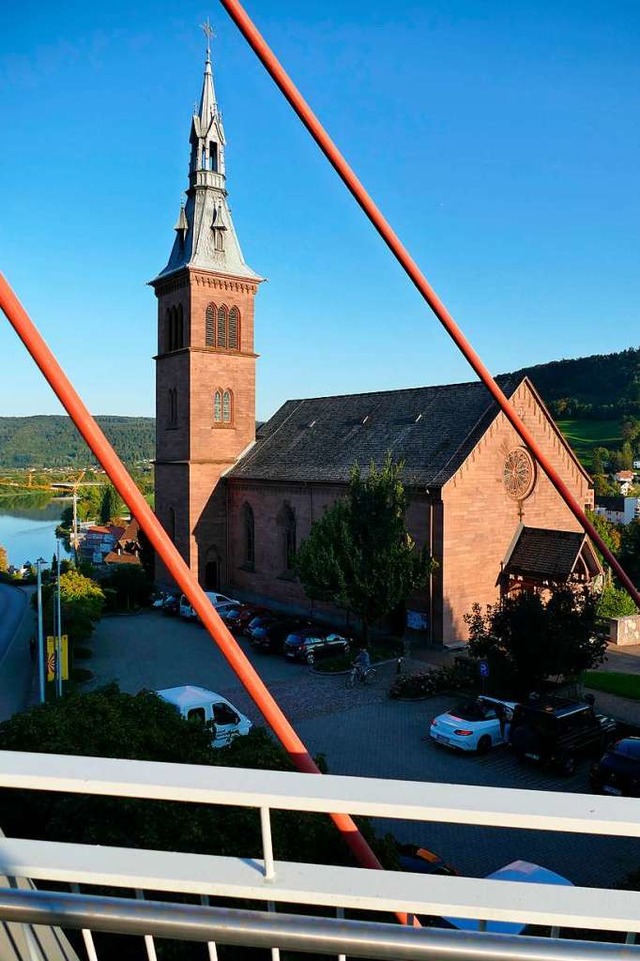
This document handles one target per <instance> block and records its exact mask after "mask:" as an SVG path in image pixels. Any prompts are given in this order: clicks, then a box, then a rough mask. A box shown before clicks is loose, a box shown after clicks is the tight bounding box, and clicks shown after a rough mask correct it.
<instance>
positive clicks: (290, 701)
mask: <svg viewBox="0 0 640 961" xmlns="http://www.w3.org/2000/svg"><path fill="white" fill-rule="evenodd" d="M94 638H95V642H94V647H95V657H94V659H93V660H92V661H89V662H88V663H87V666H89V667H91V669H92V670H93V671H94V672H95V673H96V679H95V680H94V681H92V682H90V684H89V685H87V687H88V688H92V687H96V686H97V685H98V684H99V683H100V682H102V683H104V682H105V681H107V680H116V681H118V683H119V684H120V686H121V688H122V689H123V690H126V691H129V692H131V693H136V692H137V691H138V690H140V689H141V688H143V687H148V688H152V689H156V688H162V687H172V686H174V685H178V684H188V683H194V684H201V685H203V686H204V687H209V688H211V689H213V690H216V691H218V692H219V693H222V694H224V695H225V696H226V697H228V698H229V699H230V700H231V701H232V702H233V703H234V704H236V706H237V707H238V708H239V709H240V710H241V711H243V712H245V713H247V714H248V715H249V716H250V717H251V718H252V719H253V720H254V721H256V722H260V720H261V716H260V714H259V712H258V711H257V709H256V707H255V705H253V703H252V702H251V700H250V699H249V697H248V695H247V694H246V693H245V692H244V690H243V688H242V686H241V685H240V683H239V682H238V680H237V679H236V678H235V676H234V675H233V673H232V671H231V669H230V668H229V667H228V666H227V665H226V663H225V662H224V659H223V658H222V655H221V654H220V653H219V652H218V651H217V649H216V648H215V646H214V645H213V642H212V641H211V639H210V638H209V636H208V634H207V633H206V632H205V631H204V630H203V629H202V628H200V627H198V626H197V625H195V624H190V623H185V622H183V621H180V620H179V619H175V618H166V617H164V616H163V615H161V614H159V613H157V612H152V613H149V614H142V615H139V616H137V617H129V618H106V619H104V620H103V621H102V622H101V624H100V625H98V629H97V631H96V634H95V636H94ZM240 645H241V647H242V648H243V649H244V650H245V652H246V653H247V654H248V656H249V658H250V659H251V660H252V661H253V663H254V665H255V666H256V668H257V670H258V671H259V673H260V674H261V676H262V678H263V680H264V681H265V682H266V683H267V685H268V687H269V689H270V691H271V692H272V694H273V695H274V696H275V698H276V700H277V701H278V702H279V703H280V705H281V707H282V708H283V710H284V711H285V713H286V714H287V716H288V717H289V719H290V720H291V721H292V723H293V724H294V726H295V728H296V730H297V731H298V733H299V735H300V736H301V737H302V739H303V741H304V742H305V744H306V745H307V747H308V748H309V750H310V751H311V753H312V754H317V753H323V754H324V755H325V756H326V759H327V762H328V765H329V770H330V772H331V773H332V774H352V775H357V776H363V777H382V778H398V779H400V780H405V781H409V782H410V781H412V780H413V781H437V782H442V783H446V784H451V786H452V787H451V790H452V794H453V792H455V785H456V784H480V785H486V786H495V787H511V788H514V787H515V788H527V789H534V790H549V791H569V792H574V793H576V792H585V793H586V792H588V785H587V775H588V762H584V763H583V764H581V765H580V766H579V767H578V769H577V771H576V773H575V774H574V775H573V776H572V777H571V778H568V779H562V778H558V777H556V776H555V775H553V774H551V773H550V772H548V771H544V770H540V769H539V768H537V767H535V766H531V767H521V766H520V765H519V764H518V763H517V762H516V760H515V758H514V757H513V756H512V754H511V752H510V751H509V750H508V749H507V748H505V747H502V748H497V749H495V750H494V751H493V752H492V753H490V754H488V755H487V756H484V757H475V756H465V755H461V754H457V753H454V752H450V751H447V750H446V749H443V748H440V747H438V746H436V745H435V744H433V743H432V742H431V741H430V740H429V739H428V737H427V732H428V729H429V723H430V720H431V718H432V717H434V716H435V715H436V714H439V713H441V712H442V711H444V710H446V709H447V707H449V706H451V701H452V699H451V698H450V697H436V698H430V699H428V700H426V701H418V702H399V701H392V700H389V698H388V697H387V693H386V692H387V690H388V687H389V684H390V682H391V679H392V676H393V672H394V670H395V666H394V665H392V664H391V665H388V666H386V667H383V668H382V669H381V670H380V671H379V681H378V683H377V684H376V685H375V686H374V687H371V688H364V687H360V688H356V689H355V690H354V691H352V692H349V691H346V689H345V687H344V678H343V677H342V676H339V677H327V676H320V675H316V674H314V673H313V672H311V671H310V670H309V669H308V668H307V667H305V666H303V665H299V664H291V663H289V662H288V661H285V659H284V658H282V657H279V656H276V655H266V654H258V653H254V652H253V651H252V649H251V646H250V644H249V642H248V641H247V640H246V639H241V640H240ZM638 805H639V816H640V801H639V802H638ZM377 826H378V827H379V828H380V829H383V830H392V831H393V833H394V834H395V835H396V836H397V837H398V838H399V839H401V840H406V841H409V840H415V841H417V842H420V843H421V844H424V845H426V846H427V847H431V848H433V849H434V850H435V851H437V852H438V853H439V854H440V855H441V856H442V857H444V858H445V860H447V861H450V862H451V863H452V864H455V865H456V866H457V867H458V868H459V870H460V871H461V872H462V873H463V874H466V875H469V876H476V877H479V876H482V875H484V874H488V873H489V872H491V871H493V870H495V869H496V868H498V867H500V866H502V865H503V864H506V863H508V862H509V861H513V860H516V859H518V858H521V859H524V860H529V861H534V862H536V863H539V864H543V865H544V866H545V867H549V868H551V869H552V870H555V871H558V872H559V873H560V874H563V875H565V876H566V877H568V878H569V879H570V880H572V881H573V882H574V883H576V884H580V885H586V886H596V887H599V886H603V887H604V886H610V885H613V884H615V883H616V882H617V881H619V880H620V879H621V878H622V877H623V876H624V875H625V874H626V873H628V872H629V871H631V870H634V869H636V868H638V867H640V841H638V840H634V839H626V838H620V839H618V838H608V837H606V838H605V837H595V836H593V837H592V836H586V835H568V834H560V833H558V834H550V833H548V832H539V831H525V830H514V829H501V828H485V827H473V826H462V825H449V824H419V825H418V824H415V823H411V822H400V821H388V822H380V823H379V824H378V825H377Z"/></svg>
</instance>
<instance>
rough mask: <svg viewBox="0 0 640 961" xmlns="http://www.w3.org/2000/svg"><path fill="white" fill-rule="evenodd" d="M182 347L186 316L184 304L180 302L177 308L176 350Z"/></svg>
mask: <svg viewBox="0 0 640 961" xmlns="http://www.w3.org/2000/svg"><path fill="white" fill-rule="evenodd" d="M181 347H184V316H183V313H182V304H178V306H177V308H176V350H180V348H181Z"/></svg>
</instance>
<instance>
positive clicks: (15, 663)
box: [0, 584, 35, 721]
mask: <svg viewBox="0 0 640 961" xmlns="http://www.w3.org/2000/svg"><path fill="white" fill-rule="evenodd" d="M34 630H35V615H34V614H33V612H32V609H31V607H30V605H29V595H28V593H27V592H26V591H24V590H22V589H21V588H18V587H12V586H10V585H8V584H0V720H2V721H4V720H6V718H9V717H11V715H12V714H15V713H16V711H23V710H24V709H25V707H26V706H27V704H28V700H29V692H30V688H31V672H32V664H31V658H30V655H29V640H30V639H31V637H32V636H33V634H34Z"/></svg>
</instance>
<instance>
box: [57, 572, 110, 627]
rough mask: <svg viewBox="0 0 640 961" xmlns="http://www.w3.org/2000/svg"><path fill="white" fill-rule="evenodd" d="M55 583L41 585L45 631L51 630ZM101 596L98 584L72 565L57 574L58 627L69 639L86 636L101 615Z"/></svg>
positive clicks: (102, 602)
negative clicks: (60, 616)
mask: <svg viewBox="0 0 640 961" xmlns="http://www.w3.org/2000/svg"><path fill="white" fill-rule="evenodd" d="M55 591H56V585H55V584H54V583H51V584H48V585H47V586H46V587H44V588H43V591H42V599H43V611H44V618H45V627H46V631H47V633H49V634H52V633H53V608H54V604H55ZM104 604H105V597H104V593H103V591H102V588H101V587H100V585H99V584H97V583H96V582H95V581H93V580H91V578H89V577H85V576H84V575H83V574H80V573H79V571H76V570H75V569H72V570H69V571H67V573H66V574H61V575H60V607H61V613H62V630H63V633H64V634H68V635H69V639H70V641H71V642H72V643H75V642H81V641H84V640H86V639H87V638H88V637H90V636H91V634H92V633H93V629H94V627H95V625H96V623H97V622H98V621H99V620H100V618H101V617H102V611H103V609H104Z"/></svg>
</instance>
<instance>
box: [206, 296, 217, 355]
mask: <svg viewBox="0 0 640 961" xmlns="http://www.w3.org/2000/svg"><path fill="white" fill-rule="evenodd" d="M216 314H217V310H216V305H215V304H209V306H208V307H207V312H206V315H205V332H204V342H205V345H206V346H207V347H215V346H216Z"/></svg>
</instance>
